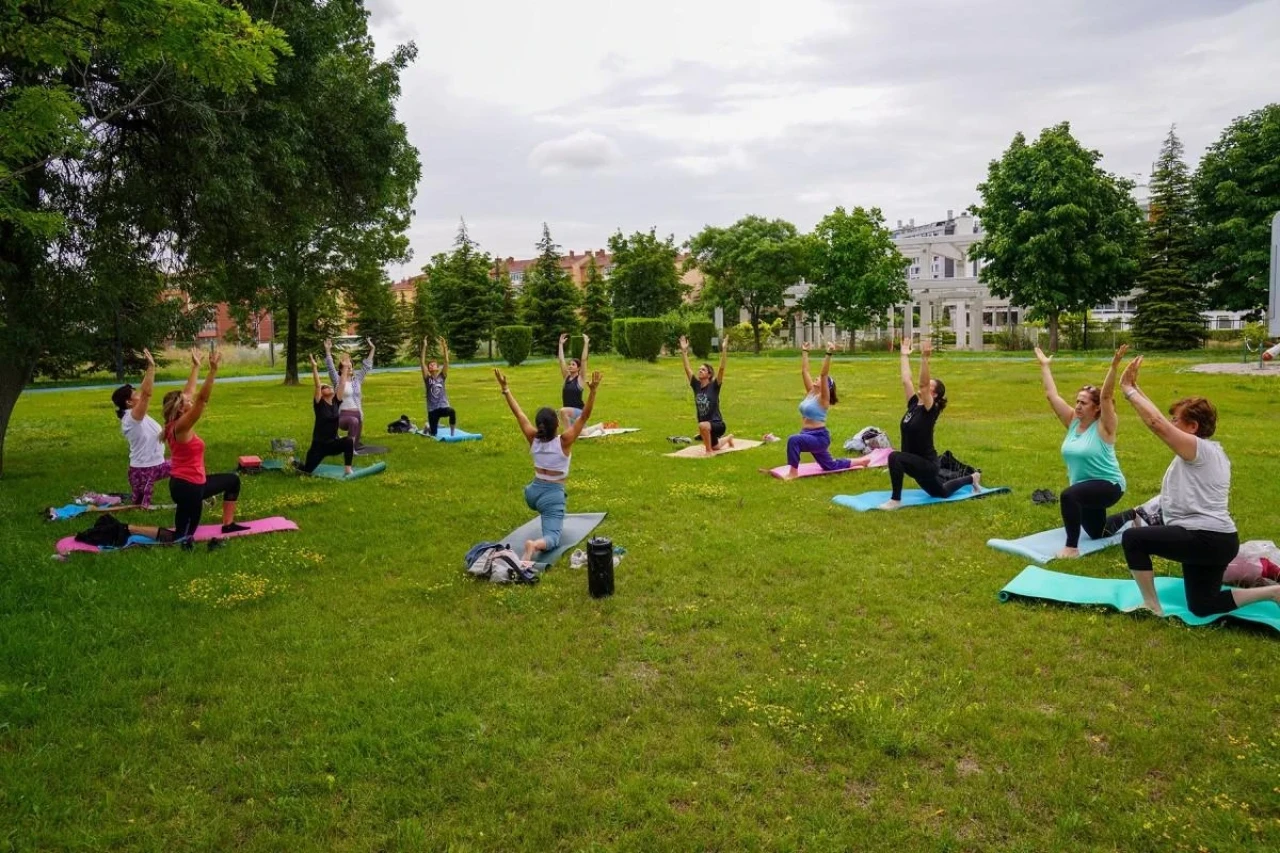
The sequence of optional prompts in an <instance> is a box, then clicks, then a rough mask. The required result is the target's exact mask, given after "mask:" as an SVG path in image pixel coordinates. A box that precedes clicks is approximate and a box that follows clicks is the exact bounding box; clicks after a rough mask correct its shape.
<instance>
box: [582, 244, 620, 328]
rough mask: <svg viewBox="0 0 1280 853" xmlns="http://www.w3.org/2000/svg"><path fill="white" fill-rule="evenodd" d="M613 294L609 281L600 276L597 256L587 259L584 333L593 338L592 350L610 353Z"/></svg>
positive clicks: (584, 293)
mask: <svg viewBox="0 0 1280 853" xmlns="http://www.w3.org/2000/svg"><path fill="white" fill-rule="evenodd" d="M612 302H613V294H612V293H610V291H609V281H608V279H606V278H605V277H604V276H602V275H601V274H600V268H599V267H598V266H597V265H596V259H595V256H594V255H592V256H591V257H589V258H587V280H586V283H585V285H584V287H583V290H582V331H583V333H584V334H586V335H587V336H589V337H590V338H591V348H592V349H594V350H596V351H597V352H608V350H609V343H610V342H609V338H610V336H611V334H612V332H613V309H612V308H611V305H612Z"/></svg>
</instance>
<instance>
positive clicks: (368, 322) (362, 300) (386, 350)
mask: <svg viewBox="0 0 1280 853" xmlns="http://www.w3.org/2000/svg"><path fill="white" fill-rule="evenodd" d="M352 297H353V298H354V300H355V303H356V316H355V320H356V328H357V329H358V330H359V332H360V336H361V337H363V338H368V339H370V340H372V341H373V343H374V345H375V346H377V348H378V349H377V352H378V358H379V359H380V360H381V361H382V363H383V364H389V363H391V362H393V361H395V360H396V355H397V352H398V350H399V348H400V346H401V344H403V343H404V339H405V332H406V329H405V327H404V326H403V325H402V324H401V313H400V311H399V310H398V306H397V305H396V299H395V297H394V296H392V295H391V286H390V282H388V281H387V280H386V279H372V280H370V281H366V282H363V283H362V284H360V285H359V286H357V287H356V288H355V289H354V290H353V291H352ZM409 349H410V350H414V349H415V347H414V346H413V344H412V342H410V346H409Z"/></svg>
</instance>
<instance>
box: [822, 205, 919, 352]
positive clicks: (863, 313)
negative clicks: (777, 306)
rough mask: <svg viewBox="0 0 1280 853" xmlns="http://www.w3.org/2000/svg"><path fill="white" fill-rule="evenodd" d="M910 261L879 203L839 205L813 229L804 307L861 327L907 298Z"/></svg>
mask: <svg viewBox="0 0 1280 853" xmlns="http://www.w3.org/2000/svg"><path fill="white" fill-rule="evenodd" d="M908 264H910V261H909V260H908V259H907V258H904V257H903V256H902V254H901V253H900V252H899V251H898V248H897V246H895V245H894V243H893V237H892V236H891V235H890V233H889V229H888V228H886V227H885V224H884V216H883V214H881V212H880V209H879V208H877V207H873V208H871V209H870V210H866V209H864V208H861V207H855V208H853V210H850V211H848V212H846V211H845V209H844V208H843V207H837V208H836V209H835V210H833V211H832V212H831V213H829V214H827V215H826V216H824V217H823V218H822V221H821V222H819V223H818V225H817V227H816V228H815V229H814V231H813V235H812V242H811V255H810V263H809V273H808V280H809V283H810V285H811V286H810V289H809V292H808V293H807V294H806V295H805V298H804V302H803V308H804V310H805V311H809V312H812V313H816V314H819V315H821V316H822V317H823V319H824V320H830V321H831V322H833V323H835V324H836V325H837V326H839V327H841V328H843V329H860V328H864V327H866V326H867V325H869V324H871V323H873V322H875V321H878V320H880V319H881V318H883V317H885V316H886V315H888V314H891V313H892V311H893V306H895V305H899V304H901V303H903V302H906V301H907V300H908V299H909V298H910V291H909V290H908V288H907V278H906V274H905V273H906V268H907V265H908Z"/></svg>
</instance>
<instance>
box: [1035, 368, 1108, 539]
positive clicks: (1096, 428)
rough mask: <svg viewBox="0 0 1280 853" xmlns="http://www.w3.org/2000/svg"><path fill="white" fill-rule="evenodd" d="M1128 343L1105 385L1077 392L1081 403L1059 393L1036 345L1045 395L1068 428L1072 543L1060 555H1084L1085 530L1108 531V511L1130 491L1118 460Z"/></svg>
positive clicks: (1065, 511)
mask: <svg viewBox="0 0 1280 853" xmlns="http://www.w3.org/2000/svg"><path fill="white" fill-rule="evenodd" d="M1128 349H1129V347H1128V345H1125V346H1122V347H1120V349H1118V350H1116V354H1115V355H1114V356H1113V357H1112V358H1111V366H1110V367H1109V368H1108V369H1107V378H1106V379H1105V380H1103V382H1102V388H1101V390H1099V389H1098V388H1096V387H1094V386H1093V385H1086V386H1084V387H1083V388H1081V389H1080V390H1079V392H1077V393H1076V402H1075V406H1071V405H1070V404H1068V403H1067V401H1066V400H1064V399H1062V396H1061V395H1060V394H1058V387H1057V385H1055V384H1054V381H1053V372H1052V371H1051V370H1050V368H1049V362H1050V360H1051V359H1052V358H1053V356H1047V355H1045V354H1044V352H1042V351H1041V349H1040V347H1036V358H1037V359H1038V360H1039V362H1040V379H1041V381H1042V382H1043V383H1044V395H1045V398H1046V399H1048V401H1049V407H1050V408H1052V409H1053V412H1054V414H1056V415H1057V416H1058V420H1060V421H1062V425H1063V426H1065V427H1066V428H1067V434H1066V437H1064V438H1063V439H1062V459H1063V461H1064V462H1066V464H1067V479H1069V480H1070V481H1071V485H1070V486H1069V487H1067V488H1066V489H1064V490H1063V492H1062V495H1061V497H1060V499H1059V505H1060V507H1061V509H1062V526H1063V527H1064V528H1065V529H1066V532H1067V543H1066V547H1064V548H1063V549H1062V550H1061V551H1059V552H1058V557H1059V558H1069V557H1078V556H1080V548H1079V546H1080V530H1081V528H1083V529H1084V532H1085V533H1087V534H1088V535H1089V538H1090V539H1100V538H1102V537H1103V536H1105V532H1104V530H1105V528H1106V524H1107V510H1108V509H1109V508H1110V507H1112V506H1114V505H1115V504H1117V503H1118V502H1119V501H1120V498H1121V497H1123V496H1124V489H1125V481H1124V475H1123V474H1121V473H1120V463H1119V462H1117V461H1116V425H1117V422H1118V418H1117V416H1116V401H1115V390H1116V368H1117V367H1118V366H1119V364H1120V359H1122V358H1123V357H1124V354H1125V353H1126V352H1127V351H1128Z"/></svg>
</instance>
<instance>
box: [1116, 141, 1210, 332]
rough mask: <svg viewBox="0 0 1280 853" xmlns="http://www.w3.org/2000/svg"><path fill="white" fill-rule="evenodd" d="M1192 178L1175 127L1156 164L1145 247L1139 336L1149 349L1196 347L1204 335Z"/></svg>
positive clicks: (1140, 280)
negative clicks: (1194, 271) (1196, 268)
mask: <svg viewBox="0 0 1280 853" xmlns="http://www.w3.org/2000/svg"><path fill="white" fill-rule="evenodd" d="M1194 239H1195V220H1194V217H1193V214H1192V209H1191V176H1190V173H1189V170H1188V169H1187V164H1186V163H1184V162H1183V161H1182V141H1181V140H1180V139H1178V135H1177V133H1176V132H1175V131H1174V129H1173V128H1170V129H1169V135H1168V136H1167V137H1165V140H1164V146H1163V147H1162V148H1161V149H1160V158H1159V159H1158V160H1156V162H1155V165H1153V166H1152V168H1151V211H1150V213H1149V214H1148V216H1147V233H1146V236H1145V238H1144V240H1143V245H1142V259H1141V264H1142V266H1141V272H1140V273H1139V274H1138V287H1139V288H1140V289H1141V290H1142V295H1141V296H1139V297H1138V308H1137V312H1136V313H1135V315H1134V318H1133V339H1134V343H1136V344H1137V345H1138V346H1139V347H1142V348H1143V349H1165V350H1183V349H1194V348H1195V347H1197V346H1199V345H1200V341H1201V339H1202V338H1203V337H1204V320H1203V319H1202V318H1201V316H1200V309H1201V307H1202V305H1203V303H1204V297H1203V294H1202V293H1201V288H1200V286H1199V285H1198V284H1196V283H1195V281H1193V280H1192V278H1191V276H1192V267H1193V264H1194V261H1195V256H1194V246H1193V242H1194Z"/></svg>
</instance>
